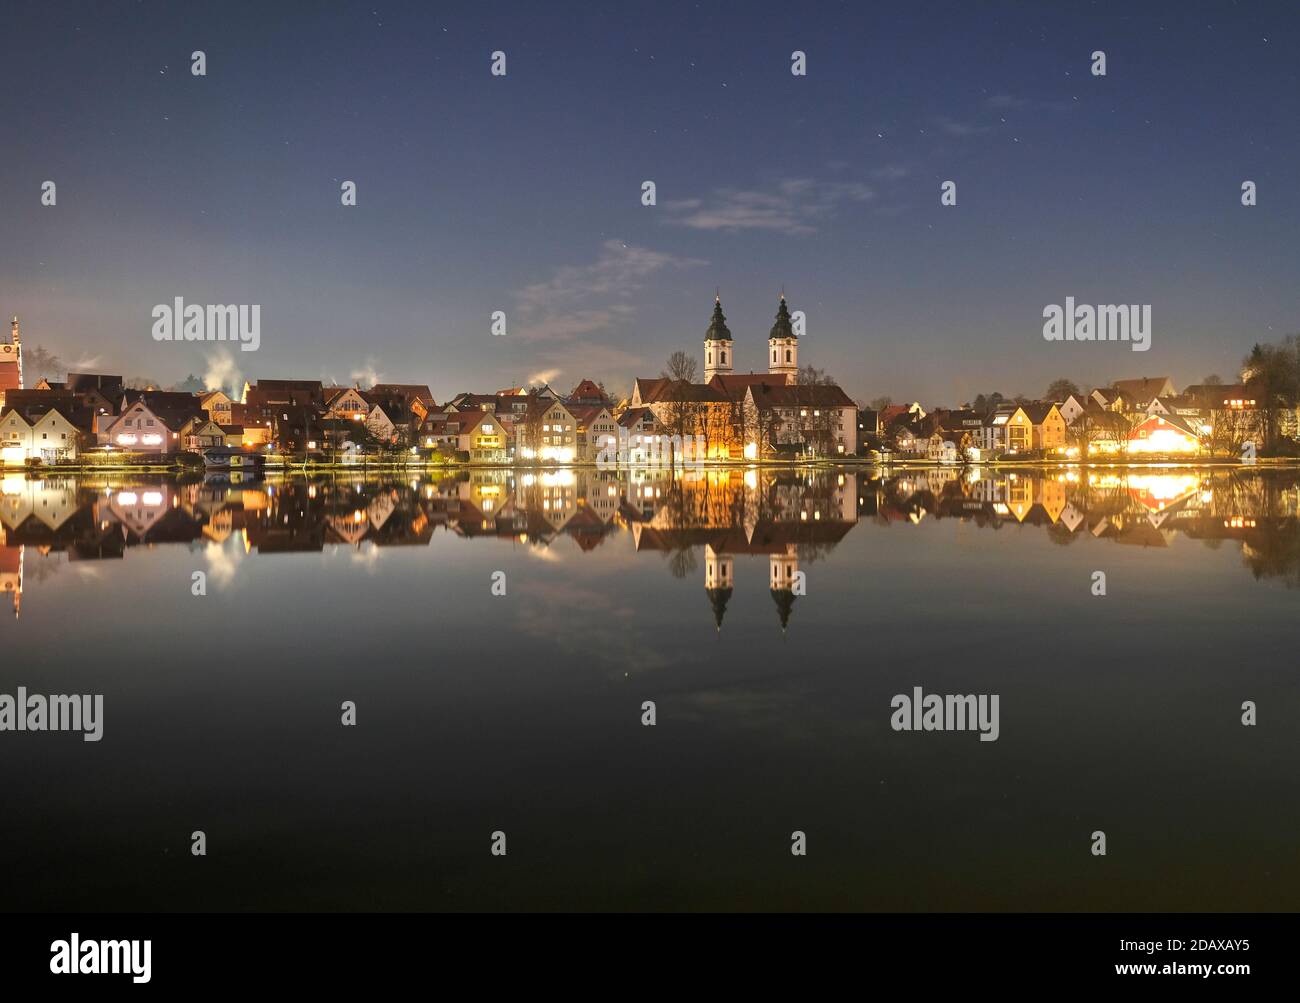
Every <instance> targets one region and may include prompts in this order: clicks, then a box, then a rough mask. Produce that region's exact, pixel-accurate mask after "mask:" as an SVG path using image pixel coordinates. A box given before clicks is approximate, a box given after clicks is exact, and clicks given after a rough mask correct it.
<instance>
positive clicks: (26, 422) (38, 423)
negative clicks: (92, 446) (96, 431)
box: [0, 403, 89, 467]
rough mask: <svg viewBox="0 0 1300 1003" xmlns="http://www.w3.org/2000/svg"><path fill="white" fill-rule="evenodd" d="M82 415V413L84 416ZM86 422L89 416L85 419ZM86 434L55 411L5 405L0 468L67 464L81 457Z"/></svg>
mask: <svg viewBox="0 0 1300 1003" xmlns="http://www.w3.org/2000/svg"><path fill="white" fill-rule="evenodd" d="M83 414H84V413H83ZM84 419H85V420H86V421H88V420H89V415H84ZM87 434H88V432H87V430H86V429H84V428H81V427H79V426H78V425H77V424H75V423H74V421H73V420H72V419H70V418H69V417H67V416H65V415H64V414H63V412H62V411H60V410H59V408H58V407H55V406H46V407H41V406H40V405H27V406H24V407H21V408H19V407H14V406H13V405H12V404H10V403H6V404H5V406H4V410H3V412H0V465H3V466H7V467H8V466H23V465H25V464H26V463H28V462H29V461H31V460H39V461H40V462H42V463H67V462H72V461H75V460H76V459H77V457H78V456H79V455H80V449H81V444H82V442H83V440H84V439H85V438H86V437H87Z"/></svg>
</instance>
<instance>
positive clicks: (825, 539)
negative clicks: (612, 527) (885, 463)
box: [624, 471, 858, 631]
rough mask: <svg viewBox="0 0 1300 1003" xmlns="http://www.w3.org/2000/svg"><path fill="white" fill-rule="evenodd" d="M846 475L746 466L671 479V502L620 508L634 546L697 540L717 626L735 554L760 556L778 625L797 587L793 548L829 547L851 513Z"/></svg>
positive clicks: (785, 620)
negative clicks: (730, 473)
mask: <svg viewBox="0 0 1300 1003" xmlns="http://www.w3.org/2000/svg"><path fill="white" fill-rule="evenodd" d="M857 510H858V498H857V478H856V476H855V475H853V474H838V475H829V474H821V473H819V474H816V475H809V474H806V473H805V474H797V475H790V474H784V475H779V476H775V477H773V476H771V475H768V474H762V475H760V474H757V473H756V472H754V471H750V472H749V473H748V474H747V475H746V479H744V480H741V479H740V478H738V477H737V478H727V475H726V474H719V475H715V476H713V477H710V478H704V479H702V480H700V481H698V482H694V483H692V482H684V483H680V484H679V485H678V491H677V492H676V493H675V496H674V498H673V499H672V501H671V502H668V501H660V502H658V504H657V505H656V506H655V507H654V508H653V509H652V510H649V511H636V512H633V511H631V510H629V509H625V510H624V514H625V516H627V517H628V522H629V523H630V528H631V530H632V537H633V541H634V543H635V546H636V549H637V550H638V551H641V550H657V551H663V552H667V553H680V552H683V551H689V550H693V549H694V548H696V547H702V548H703V551H704V591H705V594H706V595H707V596H708V601H709V605H710V607H711V608H712V611H713V622H714V624H715V625H716V626H717V629H718V630H719V631H721V629H722V622H723V619H724V618H725V617H726V614H727V607H728V604H729V603H730V602H731V600H732V597H733V595H734V593H735V588H736V559H737V558H738V557H740V558H744V557H747V556H748V557H766V558H767V563H768V593H769V595H770V596H771V597H772V602H773V603H774V604H775V605H776V611H777V619H778V620H779V621H780V623H781V629H782V630H785V629H786V627H787V626H788V625H789V622H790V615H791V613H792V612H793V610H794V603H795V600H796V599H797V598H798V597H799V596H800V595H802V594H803V588H802V585H803V576H802V575H801V574H800V566H799V565H800V555H801V553H802V552H803V551H804V550H805V549H811V550H812V551H814V552H815V551H818V550H829V549H830V548H831V547H834V546H835V545H836V544H837V543H839V542H840V540H842V539H843V538H844V537H845V535H847V533H848V532H849V530H851V529H852V528H853V526H854V525H855V524H856V523H857V519H858V514H857Z"/></svg>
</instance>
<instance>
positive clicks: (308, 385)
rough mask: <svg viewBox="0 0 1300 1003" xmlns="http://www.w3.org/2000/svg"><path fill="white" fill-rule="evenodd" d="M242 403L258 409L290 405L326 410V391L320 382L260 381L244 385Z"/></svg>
mask: <svg viewBox="0 0 1300 1003" xmlns="http://www.w3.org/2000/svg"><path fill="white" fill-rule="evenodd" d="M242 403H244V404H247V405H249V406H251V407H256V408H270V409H272V410H274V409H275V408H277V407H283V406H284V405H286V404H287V405H290V406H292V407H314V408H316V409H317V410H318V411H324V410H325V391H324V387H323V386H322V385H321V381H320V380H258V381H257V382H256V383H247V382H246V383H245V384H244V395H243V401H242Z"/></svg>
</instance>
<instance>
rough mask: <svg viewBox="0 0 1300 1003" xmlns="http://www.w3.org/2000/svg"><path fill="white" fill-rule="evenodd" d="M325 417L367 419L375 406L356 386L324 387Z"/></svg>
mask: <svg viewBox="0 0 1300 1003" xmlns="http://www.w3.org/2000/svg"><path fill="white" fill-rule="evenodd" d="M321 394H322V396H323V397H324V399H325V417H327V418H346V419H347V420H349V421H365V420H366V417H367V416H368V415H369V414H370V411H371V408H372V407H373V406H374V405H373V404H371V403H370V401H369V400H367V399H366V398H365V397H364V396H362V394H361V391H360V390H358V389H357V388H356V387H323V388H322V389H321Z"/></svg>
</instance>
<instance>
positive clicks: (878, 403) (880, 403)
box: [871, 396, 894, 411]
mask: <svg viewBox="0 0 1300 1003" xmlns="http://www.w3.org/2000/svg"><path fill="white" fill-rule="evenodd" d="M892 403H894V398H892V397H889V396H884V397H877V398H876V399H875V400H873V401H872V402H871V410H872V411H883V410H885V408H887V407H889V405H890V404H892Z"/></svg>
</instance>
